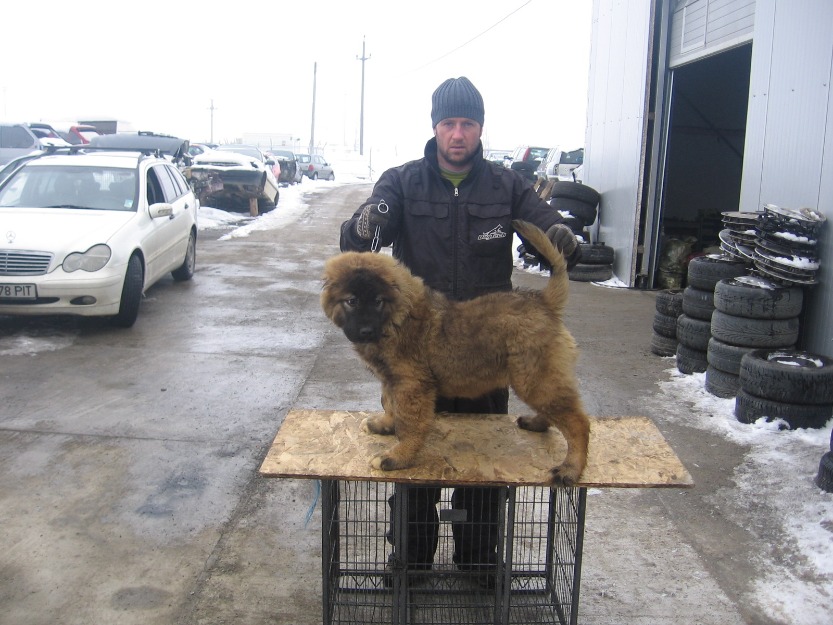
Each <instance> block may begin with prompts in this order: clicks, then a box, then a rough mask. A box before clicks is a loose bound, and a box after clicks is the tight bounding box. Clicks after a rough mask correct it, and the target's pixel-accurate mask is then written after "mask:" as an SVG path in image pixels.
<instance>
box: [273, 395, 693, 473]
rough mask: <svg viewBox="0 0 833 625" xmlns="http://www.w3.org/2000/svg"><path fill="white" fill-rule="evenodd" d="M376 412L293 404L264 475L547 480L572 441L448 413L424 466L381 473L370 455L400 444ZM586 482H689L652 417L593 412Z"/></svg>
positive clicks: (503, 421)
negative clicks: (367, 424)
mask: <svg viewBox="0 0 833 625" xmlns="http://www.w3.org/2000/svg"><path fill="white" fill-rule="evenodd" d="M372 415H373V413H368V412H346V411H335V410H292V411H290V412H289V414H287V415H286V419H285V420H284V422H283V424H282V425H281V428H280V430H279V431H278V434H277V436H276V437H275V440H274V442H273V443H272V447H271V449H270V450H269V453H268V454H267V456H266V458H265V460H264V461H263V464H262V465H261V467H260V473H261V474H262V475H264V476H267V477H295V478H314V479H341V480H356V481H381V482H408V483H448V484H469V483H470V484H486V485H496V484H511V485H516V486H524V485H526V486H545V485H547V484H548V479H549V470H550V469H551V468H552V467H553V466H555V465H556V464H558V463H559V462H561V460H562V459H563V458H564V455H565V452H566V450H567V443H566V441H565V440H564V438H563V437H562V436H561V434H560V433H559V432H558V431H557V430H550V431H548V432H545V433H543V434H542V433H536V432H528V431H526V430H522V429H520V428H519V427H518V426H517V425H516V424H515V417H512V416H509V415H445V414H441V415H439V416H438V418H437V419H436V421H435V423H434V425H433V428H432V431H431V434H430V436H429V439H428V441H427V443H426V445H425V447H424V448H423V449H422V451H421V452H420V455H419V457H418V464H417V465H416V466H414V467H411V468H409V469H402V470H397V471H381V470H378V469H372V468H371V467H370V464H369V461H370V459H371V458H372V457H373V456H375V455H376V454H377V453H379V452H381V451H384V450H385V449H387V448H389V447H390V446H392V445H393V444H394V442H395V441H394V438H393V437H392V436H381V435H376V434H368V433H365V432H362V431H361V429H360V426H361V422H362V421H363V420H364V419H365V418H367V417H368V416H372ZM579 485H580V486H611V487H627V488H654V487H678V488H679V487H690V486H693V485H694V482H693V481H692V479H691V476H690V475H689V473H688V471H686V469H685V467H684V466H683V465H682V463H681V462H680V460H679V459H678V458H677V456H676V455H675V454H674V451H673V450H672V449H671V447H669V445H668V443H667V442H666V440H665V439H664V438H663V436H662V434H660V432H659V430H658V429H657V428H656V426H655V425H654V424H653V423H652V422H651V421H650V420H649V419H648V418H646V417H621V418H610V419H599V418H591V426H590V448H589V458H588V462H587V467H586V468H585V470H584V473H583V474H582V478H581V482H580V484H579Z"/></svg>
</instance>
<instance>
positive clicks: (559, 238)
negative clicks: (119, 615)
mask: <svg viewBox="0 0 833 625" xmlns="http://www.w3.org/2000/svg"><path fill="white" fill-rule="evenodd" d="M547 237H548V238H549V240H550V241H552V244H553V246H554V247H555V249H557V250H558V251H559V252H561V253H562V254H563V255H564V258H569V257H570V254H572V253H573V252H574V251H575V250H576V248H577V247H578V240H577V239H576V235H574V234H573V231H572V230H570V229H569V228H568V227H567V226H565V225H564V224H555V225H553V226H550V229H549V230H547Z"/></svg>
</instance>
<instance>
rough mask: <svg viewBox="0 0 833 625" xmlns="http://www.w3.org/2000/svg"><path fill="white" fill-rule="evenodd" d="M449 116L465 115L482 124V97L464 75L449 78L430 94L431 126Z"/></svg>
mask: <svg viewBox="0 0 833 625" xmlns="http://www.w3.org/2000/svg"><path fill="white" fill-rule="evenodd" d="M449 117H465V118H466V119H473V120H474V121H476V122H477V123H478V124H480V125H481V126H482V125H483V117H484V111H483V97H482V96H481V95H480V92H479V91H478V90H477V88H476V87H475V86H474V85H473V84H471V81H470V80H469V79H468V78H466V77H465V76H460V78H449V79H448V80H446V81H445V82H444V83H443V84H441V85H440V86H439V87H437V90H436V91H434V95H432V96H431V126H432V127H433V126H436V125H437V124H438V123H440V122H441V121H442V120H444V119H447V118H449Z"/></svg>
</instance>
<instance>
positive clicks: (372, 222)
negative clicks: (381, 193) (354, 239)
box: [356, 203, 390, 241]
mask: <svg viewBox="0 0 833 625" xmlns="http://www.w3.org/2000/svg"><path fill="white" fill-rule="evenodd" d="M382 204H383V210H384V211H385V212H380V211H379V204H365V205H364V206H363V207H362V212H361V214H359V218H358V219H357V220H356V234H358V235H359V237H360V238H362V239H364V240H366V241H369V240H370V239H372V238H373V237H374V236H375V235H376V228H377V227H378V228H379V229H380V230H384V228H385V226H387V224H388V220H389V219H390V213H389V212H388V207H387V204H384V203H382Z"/></svg>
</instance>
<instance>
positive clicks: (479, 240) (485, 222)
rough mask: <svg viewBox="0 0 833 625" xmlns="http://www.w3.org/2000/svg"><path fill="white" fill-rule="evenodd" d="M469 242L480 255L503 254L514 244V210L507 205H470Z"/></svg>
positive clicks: (473, 250)
mask: <svg viewBox="0 0 833 625" xmlns="http://www.w3.org/2000/svg"><path fill="white" fill-rule="evenodd" d="M467 216H468V243H469V246H470V247H471V250H472V252H473V253H475V254H477V255H478V256H492V255H502V254H504V253H505V250H506V249H507V248H510V247H511V246H512V225H511V223H512V212H511V210H510V208H509V206H507V205H503V204H487V205H477V206H471V205H470V206H469V207H468V214H467Z"/></svg>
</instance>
